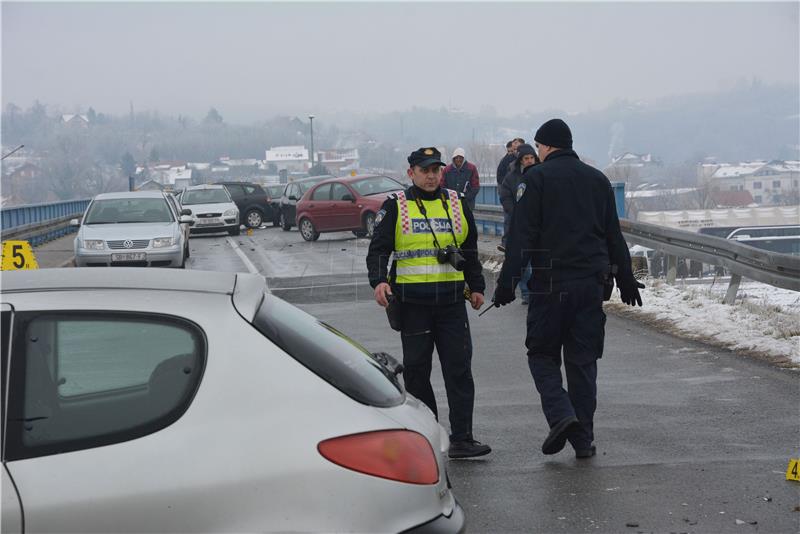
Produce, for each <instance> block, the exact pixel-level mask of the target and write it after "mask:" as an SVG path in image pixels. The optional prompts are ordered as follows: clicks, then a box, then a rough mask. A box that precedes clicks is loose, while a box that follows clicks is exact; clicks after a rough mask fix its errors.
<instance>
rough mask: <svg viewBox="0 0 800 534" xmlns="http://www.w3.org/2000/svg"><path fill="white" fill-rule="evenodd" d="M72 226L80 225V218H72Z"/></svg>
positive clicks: (70, 223)
mask: <svg viewBox="0 0 800 534" xmlns="http://www.w3.org/2000/svg"><path fill="white" fill-rule="evenodd" d="M69 225H70V226H80V225H81V220H80V219H70V221H69Z"/></svg>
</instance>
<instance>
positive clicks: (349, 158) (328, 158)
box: [314, 148, 359, 174]
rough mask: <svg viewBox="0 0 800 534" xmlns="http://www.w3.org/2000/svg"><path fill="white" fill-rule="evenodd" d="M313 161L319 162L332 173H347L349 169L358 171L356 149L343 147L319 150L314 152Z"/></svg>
mask: <svg viewBox="0 0 800 534" xmlns="http://www.w3.org/2000/svg"><path fill="white" fill-rule="evenodd" d="M314 163H315V164H316V163H321V164H322V165H323V166H324V167H325V168H326V169H328V170H329V171H330V172H331V173H333V174H347V173H349V172H351V171H358V169H359V157H358V149H357V148H345V149H329V150H320V151H319V152H317V153H316V154H315V157H314Z"/></svg>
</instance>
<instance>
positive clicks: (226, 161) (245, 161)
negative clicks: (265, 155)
mask: <svg viewBox="0 0 800 534" xmlns="http://www.w3.org/2000/svg"><path fill="white" fill-rule="evenodd" d="M219 162H220V163H221V164H223V165H227V166H228V167H256V166H258V164H259V163H260V162H261V160H258V159H255V158H241V159H231V158H229V157H227V156H223V157H221V158H219Z"/></svg>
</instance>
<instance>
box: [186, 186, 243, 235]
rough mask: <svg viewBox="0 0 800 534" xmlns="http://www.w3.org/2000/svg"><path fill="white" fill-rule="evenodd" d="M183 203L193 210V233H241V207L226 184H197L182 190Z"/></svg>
mask: <svg viewBox="0 0 800 534" xmlns="http://www.w3.org/2000/svg"><path fill="white" fill-rule="evenodd" d="M179 197H180V201H181V205H183V206H185V207H186V208H189V209H191V210H192V217H193V218H194V223H195V224H194V226H192V229H191V233H193V234H209V233H218V232H228V233H229V234H230V235H239V208H238V207H237V206H236V204H235V203H234V202H233V200H232V199H231V196H230V194H229V193H228V190H227V189H225V186H224V185H195V186H192V187H187V188H186V189H184V190H183V191H181V193H180V195H179Z"/></svg>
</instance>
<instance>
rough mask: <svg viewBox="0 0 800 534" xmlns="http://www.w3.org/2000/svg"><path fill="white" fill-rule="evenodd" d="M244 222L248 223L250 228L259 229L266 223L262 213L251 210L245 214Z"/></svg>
mask: <svg viewBox="0 0 800 534" xmlns="http://www.w3.org/2000/svg"><path fill="white" fill-rule="evenodd" d="M244 220H245V221H246V223H247V226H248V228H258V227H259V226H261V223H263V222H264V217H263V216H262V215H261V212H260V211H258V210H250V211H248V212H247V213H246V214H245V216H244Z"/></svg>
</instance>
